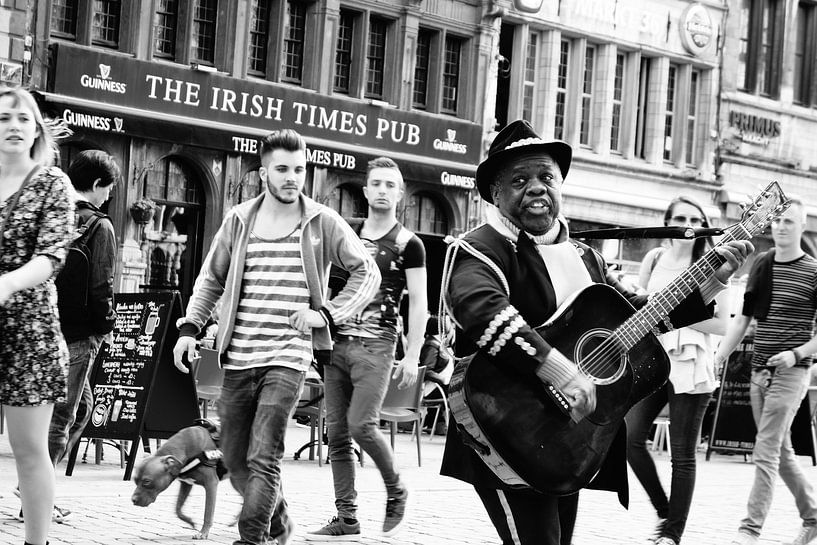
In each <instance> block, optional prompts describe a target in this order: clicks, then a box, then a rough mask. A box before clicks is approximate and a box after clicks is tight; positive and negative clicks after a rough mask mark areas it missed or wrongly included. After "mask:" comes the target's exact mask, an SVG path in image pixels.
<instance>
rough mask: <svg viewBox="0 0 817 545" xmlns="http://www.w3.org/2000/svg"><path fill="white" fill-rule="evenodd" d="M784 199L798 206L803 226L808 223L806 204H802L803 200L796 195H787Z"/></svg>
mask: <svg viewBox="0 0 817 545" xmlns="http://www.w3.org/2000/svg"><path fill="white" fill-rule="evenodd" d="M786 198H787V199H789V200H790V201H791V204H793V205H794V204H796V205H798V206H800V212H802V214H801V216H802V217H801V218H800V220H801V221H802V222H803V225H806V223H807V222H808V211H807V210H806V203H804V202H803V198H802V197H801V196H800V195H797V194H796V193H787V194H786Z"/></svg>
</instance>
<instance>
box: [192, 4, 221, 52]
mask: <svg viewBox="0 0 817 545" xmlns="http://www.w3.org/2000/svg"><path fill="white" fill-rule="evenodd" d="M217 12H218V6H217V2H216V0H196V2H195V7H194V8H193V31H192V33H191V38H192V39H191V43H190V49H191V55H190V58H191V60H193V61H196V62H201V63H205V64H211V65H212V64H213V63H214V62H215V51H216V14H217Z"/></svg>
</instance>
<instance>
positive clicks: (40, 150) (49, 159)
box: [0, 87, 57, 167]
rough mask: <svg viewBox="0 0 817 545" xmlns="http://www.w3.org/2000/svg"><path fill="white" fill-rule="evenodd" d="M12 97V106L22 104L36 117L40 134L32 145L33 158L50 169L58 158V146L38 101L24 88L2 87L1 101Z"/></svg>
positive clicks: (0, 91)
mask: <svg viewBox="0 0 817 545" xmlns="http://www.w3.org/2000/svg"><path fill="white" fill-rule="evenodd" d="M6 97H11V99H12V101H13V102H12V106H13V107H15V108H19V107H20V104H22V105H23V106H25V107H27V108H28V109H29V110H31V113H32V115H33V116H34V123H35V124H36V125H37V129H38V131H37V132H38V134H37V136H36V137H35V138H34V143H33V144H32V145H31V158H32V159H34V161H36V162H37V163H39V164H40V165H42V166H45V167H48V166H51V165H53V164H54V162H55V160H56V158H57V152H56V150H57V145H56V142H55V141H54V138H53V137H52V135H51V130H50V129H49V128H48V126H47V125H46V122H45V119H44V118H43V114H42V113H41V112H40V108H39V106H37V101H36V100H34V97H33V96H32V95H31V93H29V92H28V91H26V90H25V89H23V88H22V87H7V88H2V87H0V100H3V99H4V98H6Z"/></svg>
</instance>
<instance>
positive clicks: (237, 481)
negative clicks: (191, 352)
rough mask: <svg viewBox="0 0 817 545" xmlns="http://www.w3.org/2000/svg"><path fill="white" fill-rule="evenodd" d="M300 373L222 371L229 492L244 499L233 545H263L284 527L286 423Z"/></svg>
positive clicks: (296, 395)
mask: <svg viewBox="0 0 817 545" xmlns="http://www.w3.org/2000/svg"><path fill="white" fill-rule="evenodd" d="M304 376H305V375H304V373H303V372H301V371H296V370H294V369H288V368H286V367H276V366H271V367H256V368H252V369H243V370H227V371H225V372H224V383H223V384H222V386H221V396H220V398H219V416H220V418H221V450H222V452H223V454H224V464H225V465H226V466H227V469H228V470H229V472H230V481H231V482H232V485H233V487H234V488H235V489H236V490H237V491H238V493H239V494H241V496H242V497H243V498H244V505H243V507H242V508H241V514H240V515H239V518H238V534H239V536H240V540H239V541H236V542H234V545H263V544H265V543H266V540H267V539H268V538H269V537H275V536H277V535H279V534H281V533H282V532H283V531H284V529H285V528H286V527H287V523H288V519H289V517H288V515H287V503H286V500H284V495H283V493H282V491H281V459H282V458H283V457H284V438H285V435H286V429H287V422H288V421H289V419H290V418H291V417H292V413H293V411H294V410H295V405H296V404H297V402H298V400H299V399H300V397H301V390H302V389H303V385H304Z"/></svg>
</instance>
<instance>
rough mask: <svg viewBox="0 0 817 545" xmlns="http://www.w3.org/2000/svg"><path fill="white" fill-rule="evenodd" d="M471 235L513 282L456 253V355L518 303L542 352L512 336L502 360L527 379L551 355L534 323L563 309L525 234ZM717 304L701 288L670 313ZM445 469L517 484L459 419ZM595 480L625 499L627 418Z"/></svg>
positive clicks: (633, 298) (593, 268)
mask: <svg viewBox="0 0 817 545" xmlns="http://www.w3.org/2000/svg"><path fill="white" fill-rule="evenodd" d="M465 240H466V241H467V242H468V243H470V244H471V245H472V246H473V247H474V248H476V249H477V250H479V251H480V252H482V253H483V254H485V256H487V257H488V258H489V259H490V260H491V261H492V262H493V263H495V264H496V265H497V266H498V267H499V269H500V270H501V271H502V272H503V273H504V275H505V278H506V279H507V282H508V286H509V288H510V298H509V297H508V296H507V295H506V291H505V289H504V288H503V286H502V284H501V281H500V280H499V278H498V277H497V275H496V274H495V273H494V272H492V270H491V268H490V267H489V266H488V265H487V264H485V263H483V262H482V261H480V260H479V259H477V258H475V257H474V256H472V255H470V254H468V253H466V252H465V251H462V250H460V251H459V252H458V253H457V256H456V259H455V262H454V263H453V265H452V267H453V268H452V275H451V281H450V283H449V285H448V287H447V291H446V293H445V294H444V295H445V297H446V299H447V302H448V305H449V308H450V309H451V313H452V315H453V318H454V319H455V320H456V321H457V323H459V324H460V326H462V329H457V341H456V347H455V352H456V355H457V356H459V357H462V356H466V355H468V354H471V353H473V352H475V351H476V350H477V349H478V348H477V345H476V341H477V340H478V339H479V338H480V336H481V335H483V332H484V331H485V330H486V328H487V327H488V325H489V324H490V322H491V320H492V319H493V318H494V317H495V316H496V315H497V314H498V313H499V312H501V311H502V310H503V309H505V308H507V307H508V305H513V307H514V308H516V309H517V310H518V311H519V314H520V315H521V316H522V317H523V318H524V319H525V322H526V324H525V325H523V326H522V327H521V328H520V329H519V331H518V332H516V333H514V336H515V337H516V336H521V337H523V338H524V339H525V340H526V341H527V342H528V343H530V345H531V346H533V347H534V348H535V349H536V354H535V355H534V356H529V355H528V354H526V353H525V352H524V351H523V350H522V349H521V348H520V347H519V346H518V345H516V344H514V343H507V345H505V347H503V349H502V353H501V354H500V355H501V356H502V357H503V359H502V364H503V365H505V367H506V368H507V369H508V372H509V373H519V374H520V375H522V376H525V378H524V379H523V380H539V378H538V377H536V375H535V374H534V372H535V369H536V368H537V367H538V366H539V365H540V364H542V363H544V362H545V360H546V358H547V355H548V352H550V350H551V347H550V345H549V344H548V343H547V342H546V341H545V340H544V339H543V338H542V337H541V336H540V335H539V334H538V333H537V332H536V331H535V330H534V329H533V328H532V327H531V326H530V325H529V324H533V327H536V326H539V325H540V324H543V323H544V322H546V321H547V319H548V318H550V317H551V316H552V315H553V314H554V312H555V311H556V310H557V305H556V295H555V293H554V290H553V285H552V283H551V280H550V276H549V275H548V270H547V267H546V265H545V263H544V261H543V259H542V257H541V255H540V254H539V253H538V251H537V250H536V247H535V244H534V243H533V241H532V240H531V239H530V238H529V237H528V236H527V235H526V234H524V233H522V234H520V236H519V239H518V241H517V242H516V243H514V242H512V241H511V240H509V239H507V238H506V237H504V236H503V235H501V234H500V233H499V232H497V231H496V230H495V229H494V228H493V227H491V226H489V225H483V226H481V227H479V228H477V229H475V230H474V231H472V232H470V233H468V234H467V235H466V237H465ZM573 244H574V245H575V246H576V247H577V249H578V252H579V254H580V255H581V258H582V261H583V262H584V265H585V267H586V268H587V271H588V272H589V274H590V278H591V280H592V281H593V282H595V283H606V284H609V285H610V286H612V287H613V288H615V289H616V290H617V291H618V292H620V293H621V294H622V295H623V296H624V297H625V298H626V299H627V300H628V301H629V302H630V303H631V304H632V305H633V306H634V307H636V308H639V307H641V306H643V305H644V304H646V302H647V295H637V294H635V293H633V292H631V291H629V290H627V289H626V288H624V286H622V285H621V284H620V283H619V282H618V281H617V279H616V278H615V277H614V276H613V275H612V274H611V273H609V271H608V270H607V265H606V263H605V262H604V259H603V258H602V257H601V255H599V253H598V252H596V251H595V250H593V249H592V248H590V247H589V246H586V245H584V244H581V243H579V242H573ZM712 310H713V306H712V305H709V306H707V305H704V302H703V299H702V298H701V294H700V291H698V290H695V291H694V292H693V293H692V294H691V295H690V296H689V297H687V298H686V299H685V300H684V301H683V302H682V303H681V304H680V305H679V306H678V307H677V308H676V309H675V310H674V311H672V312H671V313H670V315H669V318H670V320H671V322H672V324H673V325H675V326H677V327H680V326H682V325H685V324H689V323H694V322H697V321H700V320H704V319H707V318H710V317H712ZM441 473H442V474H443V475H448V476H451V477H454V478H457V479H460V480H463V481H466V482H469V483H472V484H474V485H476V486H482V487H490V488H497V489H508V488H511V487H509V486H508V485H506V484H505V483H503V482H502V481H501V480H500V479H499V478H498V477H496V475H494V473H493V472H492V471H491V470H490V469H489V468H488V467H487V466H486V465H485V464H484V463H483V462H482V460H481V459H480V458H479V456H477V454H476V453H475V452H474V451H473V450H471V448H470V447H467V446H465V445H464V444H463V442H462V441H461V439H460V437H459V433H458V431H457V428H456V426H449V428H448V436H447V438H446V445H445V453H444V455H443V462H442V468H441ZM590 488H600V489H605V490H613V491H617V492H618V494H619V499H620V500H621V502H622V504H623V505H625V506H626V504H627V502H628V492H627V464H626V430H625V426H624V425H623V423H622V425H621V427H620V429H619V433H618V436H617V437H616V439H615V440H614V441H613V444H612V446H611V448H610V451H609V453H608V456H607V459H606V461H605V463H604V464H603V466H602V468H601V470H600V472H599V474H598V475H597V477H596V478H595V479H594V481H593V482H592V483H591V485H590Z"/></svg>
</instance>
